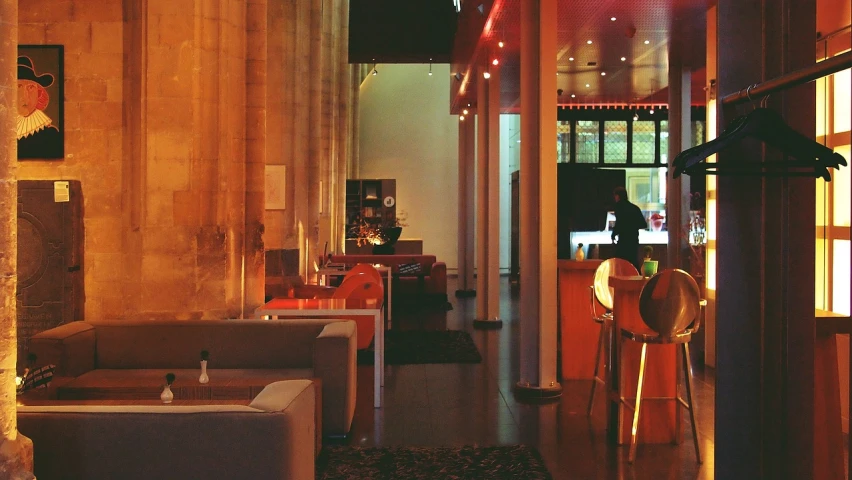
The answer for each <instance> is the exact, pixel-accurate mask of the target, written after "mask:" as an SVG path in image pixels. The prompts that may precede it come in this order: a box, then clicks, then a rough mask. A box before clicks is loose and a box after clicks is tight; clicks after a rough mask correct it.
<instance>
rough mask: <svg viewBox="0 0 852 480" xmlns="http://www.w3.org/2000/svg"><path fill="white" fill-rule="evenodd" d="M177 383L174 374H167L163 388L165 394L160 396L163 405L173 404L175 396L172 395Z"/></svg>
mask: <svg viewBox="0 0 852 480" xmlns="http://www.w3.org/2000/svg"><path fill="white" fill-rule="evenodd" d="M174 381H175V374H174V373H171V372H169V373H167V374H166V384H165V385H164V386H163V393H161V394H160V400H162V401H163V403H172V400H173V399H174V398H175V394H174V393H172V383H174Z"/></svg>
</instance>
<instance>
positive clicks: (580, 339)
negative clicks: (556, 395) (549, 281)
mask: <svg viewBox="0 0 852 480" xmlns="http://www.w3.org/2000/svg"><path fill="white" fill-rule="evenodd" d="M602 262H603V260H597V259H595V260H582V261H577V260H558V261H557V268H558V272H559V273H558V275H559V283H558V288H559V294H558V295H559V326H560V336H561V339H560V346H561V349H562V379H563V380H568V379H571V380H577V379H581V380H591V379H592V378H594V372H595V353H596V351H597V350H596V349H597V346H598V335H599V333H600V328H601V326H600V325H599V324H597V323H595V322H594V320H592V312H591V309H590V306H591V298H592V297H591V292H590V291H589V287H590V286H591V285H592V283H594V279H595V270H597V268H598V266H599V265H600V264H601V263H602ZM597 307H598V312H600V313H604V309H603V307H601V306H600V305H598V306H597Z"/></svg>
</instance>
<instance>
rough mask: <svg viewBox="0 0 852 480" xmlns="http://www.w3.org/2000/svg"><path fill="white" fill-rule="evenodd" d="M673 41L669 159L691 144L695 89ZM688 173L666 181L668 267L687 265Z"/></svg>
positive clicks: (671, 49)
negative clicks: (693, 92) (691, 98)
mask: <svg viewBox="0 0 852 480" xmlns="http://www.w3.org/2000/svg"><path fill="white" fill-rule="evenodd" d="M677 43H678V42H676V41H673V42H670V44H669V45H670V50H669V158H668V159H666V161H665V162H664V163H671V160H672V159H673V158H674V157H675V156H676V155H677V154H678V153H680V152H682V151H683V150H686V149H688V148H689V147H690V146H691V143H692V142H691V139H692V124H691V118H690V117H691V109H690V102H691V100H690V96H691V95H690V94H691V93H692V92H691V88H692V73H691V71H690V69H689V67H688V66H685V65H683V63H682V62H681V58H680V55H677V54H673V53H674V52H673V50H674V47H672V46H671V45H674V44H677ZM689 193H690V189H689V176H688V175H681V176H680V178H675V179H673V178H668V179H667V181H666V225H667V226H668V234H669V244H668V248H667V259H666V261H667V263H666V265H668V267H669V268H685V267H686V258H687V256H686V255H685V253H686V249H687V248H688V247H689V245H688V244H687V240H686V238H685V237H684V232H685V231H686V229H687V224H688V223H689Z"/></svg>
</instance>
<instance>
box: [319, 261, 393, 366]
mask: <svg viewBox="0 0 852 480" xmlns="http://www.w3.org/2000/svg"><path fill="white" fill-rule="evenodd" d="M331 298H345V299H358V300H369V299H375V300H378V301H379V305H380V306H381V305H382V304H383V302H384V298H385V289H384V286H383V285H382V283H381V282H378V283H377V282H375V281H374V280H373V279H371V278H369V275H367V274H358V275H353V276H350V277H347V278H346V279H345V280H343V283H341V284H340V286H339V287H337V289H336V290H335V291H334V294H333V295H332V297H331ZM341 318H344V319H346V320H354V321H355V325H356V329H357V331H358V341H357V348H358V349H359V350H362V349H365V348H370V344H371V343H372V342H373V337H374V336H375V334H376V329H375V327H376V326H375V323H374V319H373V317H370V316H363V315H353V316H348V317H341Z"/></svg>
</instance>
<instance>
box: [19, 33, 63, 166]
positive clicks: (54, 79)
mask: <svg viewBox="0 0 852 480" xmlns="http://www.w3.org/2000/svg"><path fill="white" fill-rule="evenodd" d="M63 57H64V48H63V46H62V45H18V103H17V105H16V106H17V114H18V118H17V122H16V124H15V134H16V137H17V139H18V160H57V159H58V160H61V159H63V158H65V125H64V116H63V113H64V112H63V102H64V98H65V97H64V92H63V84H64V77H63Z"/></svg>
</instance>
